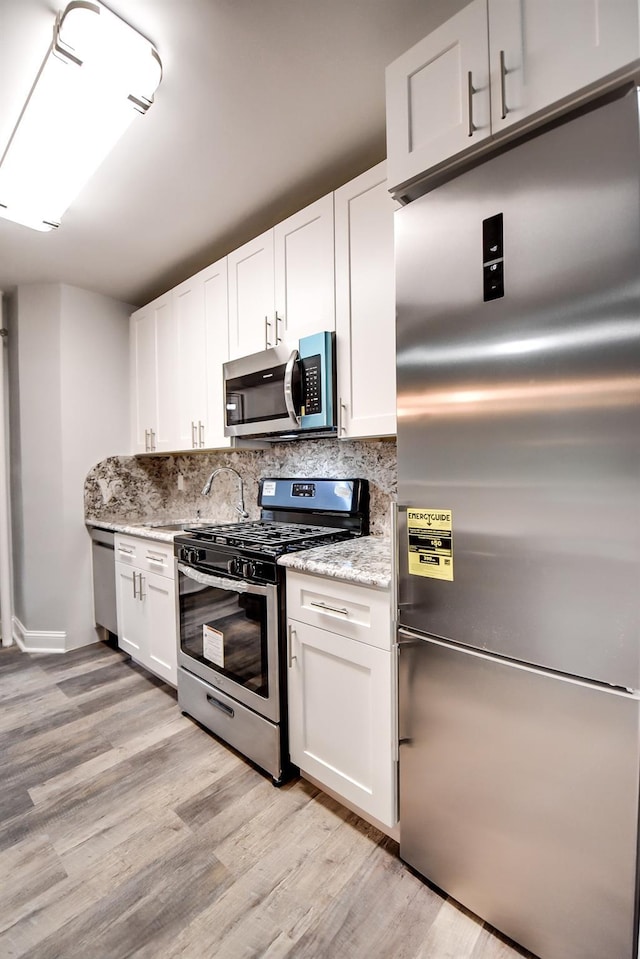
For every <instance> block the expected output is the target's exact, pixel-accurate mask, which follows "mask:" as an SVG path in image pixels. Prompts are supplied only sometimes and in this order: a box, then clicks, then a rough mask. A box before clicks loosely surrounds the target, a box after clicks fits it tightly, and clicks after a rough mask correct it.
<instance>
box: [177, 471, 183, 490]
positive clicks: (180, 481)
mask: <svg viewBox="0 0 640 959" xmlns="http://www.w3.org/2000/svg"><path fill="white" fill-rule="evenodd" d="M178 489H179V490H180V492H182V490H183V489H184V476H183V475H182V473H178Z"/></svg>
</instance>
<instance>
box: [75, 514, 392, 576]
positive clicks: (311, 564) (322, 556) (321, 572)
mask: <svg viewBox="0 0 640 959" xmlns="http://www.w3.org/2000/svg"><path fill="white" fill-rule="evenodd" d="M85 522H86V525H87V526H88V527H95V528H97V529H108V530H112V532H114V533H125V534H126V535H128V536H142V537H144V538H145V539H153V540H156V541H159V542H161V543H172V542H173V539H174V537H175V536H176V534H177V533H179V532H180V530H170V529H167V526H166V524H173V523H179V522H180V520H166V524H165V525H163V524H162V523H161V522H159V521H157V522H154V524H153V525H149V524H142V523H118V522H115V521H114V522H109V521H107V520H91V519H87V520H85ZM189 522H190V521H189V520H185V521H184V523H185V524H188V523H189ZM192 522H193V521H192ZM206 522H209V523H215V520H208V521H206V520H204V521H203V520H199V521H195V522H193V525H194V526H195V525H197V524H198V523H200V524H203V523H206ZM278 564H279V565H280V566H286V567H288V568H289V569H297V570H299V571H300V572H302V573H315V574H316V575H317V576H328V577H330V578H331V579H342V580H346V581H347V582H349V583H359V584H360V585H361V586H375V587H377V588H378V589H388V588H389V584H390V583H391V543H390V541H389V540H388V539H387V538H386V537H383V536H362V537H360V538H358V539H350V540H347V541H346V542H343V543H332V544H331V545H330V546H318V547H316V548H315V549H308V550H304V551H303V552H300V553H289V554H288V555H287V556H281V557H280V559H279V560H278Z"/></svg>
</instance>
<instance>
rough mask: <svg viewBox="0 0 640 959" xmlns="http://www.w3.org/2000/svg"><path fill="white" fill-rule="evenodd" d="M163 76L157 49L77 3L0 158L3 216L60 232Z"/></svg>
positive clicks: (90, 2)
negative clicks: (78, 198)
mask: <svg viewBox="0 0 640 959" xmlns="http://www.w3.org/2000/svg"><path fill="white" fill-rule="evenodd" d="M161 76H162V65H161V63H160V57H159V56H158V54H157V52H156V50H155V49H154V47H153V46H152V45H151V44H150V43H149V41H148V40H145V38H144V37H142V36H141V35H140V34H139V33H137V32H136V31H135V30H133V29H132V28H131V27H130V26H129V25H128V24H126V23H125V22H124V20H121V19H120V18H119V17H117V16H116V15H115V14H114V13H112V12H111V11H110V10H107V8H106V7H104V6H103V5H102V4H101V3H98V2H96V0H73V2H71V3H69V4H68V5H67V6H66V8H65V10H64V12H63V13H61V14H60V13H59V14H58V16H57V17H56V23H55V27H54V31H53V41H52V43H51V46H50V47H49V50H48V51H47V55H46V57H45V60H44V63H43V64H42V66H41V68H40V71H39V73H38V76H37V77H36V80H35V83H34V85H33V87H32V89H31V92H30V94H29V97H28V98H27V102H26V104H25V106H24V107H23V110H22V113H21V115H20V117H19V119H18V122H17V125H16V127H15V129H14V131H13V133H12V135H11V138H10V140H9V143H8V144H7V146H6V149H4V153H3V154H2V156H1V158H0V216H2V217H5V218H6V219H8V220H13V221H14V222H16V223H21V224H23V225H25V226H29V227H32V228H33V229H35V230H50V229H52V228H53V227H57V226H58V225H59V224H60V220H61V218H62V215H63V213H64V212H65V210H66V209H67V207H68V206H69V205H70V203H71V202H72V201H73V200H74V199H75V197H76V196H77V195H78V193H79V192H80V190H81V189H82V187H83V186H84V184H85V183H86V182H87V180H88V179H89V178H90V177H91V175H92V174H93V173H94V171H95V170H96V169H97V168H98V167H99V166H100V164H101V163H102V161H103V160H104V158H105V157H106V155H107V154H108V153H109V151H110V150H111V149H112V148H113V146H114V145H115V143H116V142H117V141H118V140H119V139H120V137H121V136H122V134H123V133H124V131H125V130H126V129H127V127H128V126H129V124H130V123H131V122H132V120H133V119H134V117H135V116H136V115H137V114H138V113H146V111H147V109H148V108H149V107H150V105H151V104H152V103H153V94H154V92H155V90H156V89H157V87H158V84H159V83H160V79H161ZM0 149H2V147H1V146H0Z"/></svg>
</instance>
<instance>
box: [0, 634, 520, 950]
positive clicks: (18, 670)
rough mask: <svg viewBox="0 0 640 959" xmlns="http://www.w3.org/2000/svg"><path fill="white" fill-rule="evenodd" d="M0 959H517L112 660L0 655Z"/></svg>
mask: <svg viewBox="0 0 640 959" xmlns="http://www.w3.org/2000/svg"><path fill="white" fill-rule="evenodd" d="M0 877H1V879H0V886H1V892H0V956H2V957H3V959H13V957H28V959H125V957H136V959H210V957H211V959H214V957H215V959H249V957H264V959H284V957H290V959H387V957H388V959H518V957H519V959H522V957H523V956H525V957H526V956H529V953H526V952H524V951H522V950H519V949H518V948H517V947H515V946H514V945H513V944H511V943H509V942H507V941H506V940H505V939H503V938H502V937H500V936H498V935H497V934H495V933H494V932H492V931H491V930H490V929H488V928H487V927H486V926H484V925H483V923H482V922H480V921H479V920H478V919H476V918H475V917H474V916H472V915H471V914H469V913H467V912H465V911H464V910H463V909H461V908H460V907H459V906H457V905H456V904H455V903H453V902H451V901H449V900H447V899H446V898H444V897H443V896H441V895H440V894H439V893H438V892H437V891H435V890H434V889H432V888H431V887H430V886H429V885H428V884H427V883H425V882H424V881H423V880H421V879H420V878H419V877H418V876H416V875H415V874H414V873H413V872H412V871H411V870H410V869H408V868H407V867H406V866H405V865H403V863H402V862H401V861H400V859H399V858H398V847H397V845H396V843H394V842H393V841H392V840H390V839H388V838H387V837H385V836H383V835H382V834H380V833H379V832H378V831H377V830H375V829H374V828H373V827H371V826H369V825H368V824H367V823H365V822H363V821H362V820H361V819H359V818H358V817H357V816H355V815H354V814H353V813H350V812H348V811H347V810H346V809H344V808H343V807H342V806H340V805H339V804H338V803H336V802H334V801H333V800H332V799H329V798H328V797H327V796H325V795H324V794H323V793H322V792H320V791H319V790H317V789H315V788H314V787H313V786H311V785H309V784H308V783H305V781H304V780H302V779H298V780H295V781H293V782H291V783H288V784H287V785H285V786H283V787H282V788H280V789H276V788H274V787H273V785H272V784H271V780H270V779H269V778H267V777H265V776H263V775H262V774H261V773H260V772H258V771H257V770H256V769H254V768H253V767H251V766H250V765H249V764H248V763H246V762H245V761H244V760H243V759H242V758H241V757H239V756H238V755H236V754H235V753H234V752H232V751H231V750H230V749H228V748H227V747H226V746H224V745H223V744H221V743H219V742H218V741H217V740H216V739H214V738H213V737H211V736H209V735H208V734H207V733H206V732H205V731H204V730H202V729H201V728H200V727H199V726H197V725H196V724H195V723H194V722H192V721H191V720H190V719H188V718H187V717H185V716H183V715H182V714H181V713H180V711H179V709H178V706H177V702H176V697H175V693H174V692H173V691H172V690H171V689H169V687H167V686H165V685H164V684H163V683H161V682H160V681H159V680H156V679H154V678H153V677H151V676H150V675H149V674H147V673H145V672H144V670H142V669H140V668H139V667H137V666H136V665H135V664H134V663H132V662H131V661H129V660H128V658H127V657H125V656H123V655H122V654H121V653H120V652H119V651H118V650H117V649H114V648H112V647H111V646H109V645H107V644H96V645H95V646H90V647H86V648H85V649H82V650H79V651H77V652H74V653H68V654H67V655H65V656H45V655H38V656H35V655H27V654H24V653H20V652H19V651H18V650H16V649H15V648H13V649H8V650H7V649H4V650H1V651H0Z"/></svg>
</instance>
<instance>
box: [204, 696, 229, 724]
mask: <svg viewBox="0 0 640 959" xmlns="http://www.w3.org/2000/svg"><path fill="white" fill-rule="evenodd" d="M207 702H208V703H211V705H212V706H215V707H216V709H219V710H220V712H221V713H226V714H227V716H231V718H233V716H234V715H235V713H234V710H233V709H232V708H231V706H227V704H226V703H221V702H220V700H219V699H216V697H215V696H212V695H211V694H210V693H207Z"/></svg>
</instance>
